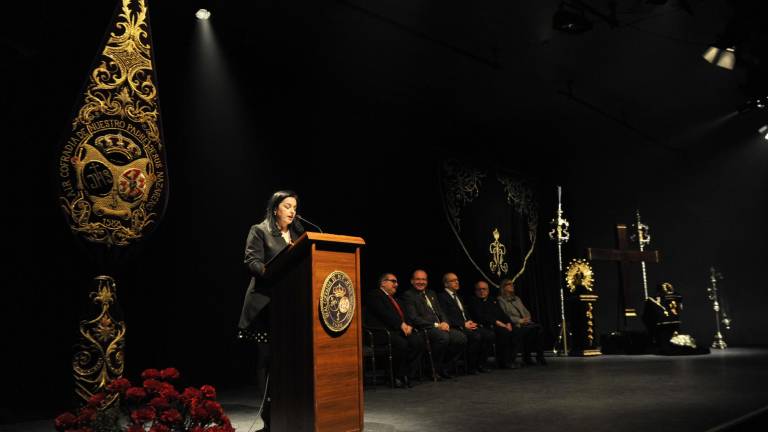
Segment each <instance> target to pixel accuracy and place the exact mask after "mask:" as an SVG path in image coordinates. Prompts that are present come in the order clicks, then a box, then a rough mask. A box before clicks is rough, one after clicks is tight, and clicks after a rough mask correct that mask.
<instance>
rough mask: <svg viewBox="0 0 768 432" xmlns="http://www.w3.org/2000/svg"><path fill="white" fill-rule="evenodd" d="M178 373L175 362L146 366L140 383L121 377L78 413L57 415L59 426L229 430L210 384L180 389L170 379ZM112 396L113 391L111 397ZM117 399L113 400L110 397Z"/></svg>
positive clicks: (95, 430)
mask: <svg viewBox="0 0 768 432" xmlns="http://www.w3.org/2000/svg"><path fill="white" fill-rule="evenodd" d="M178 378H179V371H178V370H176V369H174V368H167V369H163V370H157V369H147V370H145V371H144V372H142V374H141V379H142V380H143V382H142V385H141V386H140V387H139V386H134V385H133V384H131V382H130V381H128V380H127V379H125V378H118V379H116V380H114V381H112V382H111V383H109V385H107V387H106V390H105V391H104V392H100V393H96V394H94V395H93V396H92V397H91V398H90V399H89V400H88V402H87V403H86V405H85V406H84V407H82V408H80V409H79V410H78V411H77V413H72V412H66V413H64V414H61V415H60V416H58V417H56V419H55V420H54V425H55V427H56V430H57V431H59V432H234V430H235V429H234V428H233V427H232V424H231V423H230V421H229V418H227V416H226V415H224V410H223V409H222V407H221V404H220V403H218V402H216V389H215V388H214V387H213V386H210V385H204V386H202V387H200V388H199V389H198V388H194V387H187V388H186V389H184V391H183V392H181V393H179V392H178V391H177V390H176V388H175V387H174V386H173V384H171V383H170V381H174V380H177V379H178ZM115 397H117V398H116V399H115ZM112 400H116V403H115V404H114V405H113V406H109V405H110V403H109V402H110V401H112Z"/></svg>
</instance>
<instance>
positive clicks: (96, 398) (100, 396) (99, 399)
mask: <svg viewBox="0 0 768 432" xmlns="http://www.w3.org/2000/svg"><path fill="white" fill-rule="evenodd" d="M106 398H107V395H105V394H104V393H96V394H95V395H93V396H91V397H90V398H89V399H88V404H87V406H88V407H90V408H98V407H99V406H101V404H102V403H103V402H104V399H106Z"/></svg>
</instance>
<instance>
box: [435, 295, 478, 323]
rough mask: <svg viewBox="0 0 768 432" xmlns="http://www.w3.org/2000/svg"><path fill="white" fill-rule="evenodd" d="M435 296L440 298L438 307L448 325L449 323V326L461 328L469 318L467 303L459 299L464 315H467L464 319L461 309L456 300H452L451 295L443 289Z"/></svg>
mask: <svg viewBox="0 0 768 432" xmlns="http://www.w3.org/2000/svg"><path fill="white" fill-rule="evenodd" d="M437 298H438V299H439V300H440V308H441V309H442V310H443V313H444V314H445V320H446V322H447V323H448V325H450V326H451V328H456V329H463V328H464V323H465V322H466V321H467V320H469V319H470V318H469V310H467V309H468V308H467V304H466V303H464V301H463V300H461V299H459V300H461V304H462V306H464V315H466V317H467V319H466V320H465V319H464V317H463V316H462V315H461V309H459V305H457V304H456V301H455V300H453V299H452V298H451V296H450V295H449V294H448V293H447V292H445V290H443V291H442V292H441V293H440V294H438V295H437Z"/></svg>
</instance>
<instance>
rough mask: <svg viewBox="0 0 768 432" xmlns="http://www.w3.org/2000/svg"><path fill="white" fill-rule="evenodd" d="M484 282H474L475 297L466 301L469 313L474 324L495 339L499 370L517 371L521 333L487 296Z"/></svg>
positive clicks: (499, 307) (496, 302)
mask: <svg viewBox="0 0 768 432" xmlns="http://www.w3.org/2000/svg"><path fill="white" fill-rule="evenodd" d="M489 293H490V290H489V288H488V283H487V282H486V281H482V280H481V281H477V282H475V295H474V296H473V297H471V298H470V299H469V301H467V307H468V309H469V311H470V312H469V313H470V315H471V316H472V317H474V318H475V322H477V324H478V325H479V326H480V327H481V328H482V329H485V330H490V331H492V332H493V333H494V335H495V338H496V364H497V366H498V367H499V369H517V368H518V367H519V366H518V364H517V363H515V357H516V356H517V355H516V353H517V351H518V350H519V349H520V348H519V347H520V346H521V345H522V339H521V336H522V333H521V332H520V331H519V330H517V329H515V327H514V326H513V325H512V321H511V320H510V319H509V317H508V316H507V314H505V313H504V311H503V310H501V306H499V303H498V301H497V300H496V299H495V298H491V297H490V296H489Z"/></svg>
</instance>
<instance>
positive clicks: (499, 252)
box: [489, 228, 509, 277]
mask: <svg viewBox="0 0 768 432" xmlns="http://www.w3.org/2000/svg"><path fill="white" fill-rule="evenodd" d="M499 237H501V234H499V229H498V228H494V229H493V243H491V245H490V247H489V252H490V253H491V263H490V265H489V266H490V268H491V272H493V273H496V276H498V277H501V274H502V273H504V274H507V271H509V266H508V265H507V263H506V262H505V259H506V255H507V247H506V246H504V243H502V242H500V241H499Z"/></svg>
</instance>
